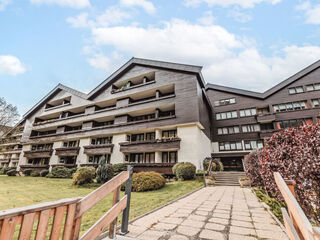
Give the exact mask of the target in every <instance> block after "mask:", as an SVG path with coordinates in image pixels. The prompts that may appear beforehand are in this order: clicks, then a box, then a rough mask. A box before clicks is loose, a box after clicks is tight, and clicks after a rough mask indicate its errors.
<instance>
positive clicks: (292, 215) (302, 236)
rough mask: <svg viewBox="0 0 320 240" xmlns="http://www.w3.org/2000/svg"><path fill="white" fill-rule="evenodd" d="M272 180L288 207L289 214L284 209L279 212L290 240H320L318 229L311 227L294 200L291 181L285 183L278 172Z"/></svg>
mask: <svg viewBox="0 0 320 240" xmlns="http://www.w3.org/2000/svg"><path fill="white" fill-rule="evenodd" d="M274 178H275V181H276V183H277V186H278V188H279V190H280V192H281V194H282V196H283V198H284V200H285V202H286V204H287V206H288V211H289V214H288V212H287V210H286V209H285V208H281V211H282V215H283V221H284V224H285V227H286V229H287V234H288V236H289V238H290V240H320V231H319V228H315V227H312V225H311V223H310V222H309V220H308V218H307V216H306V215H305V214H304V212H303V210H302V208H301V207H300V205H299V203H298V202H297V200H296V198H295V193H294V184H292V182H293V181H287V182H285V180H283V178H282V177H281V175H280V173H278V172H275V173H274Z"/></svg>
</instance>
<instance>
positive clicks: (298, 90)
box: [289, 86, 304, 94]
mask: <svg viewBox="0 0 320 240" xmlns="http://www.w3.org/2000/svg"><path fill="white" fill-rule="evenodd" d="M303 92H304V90H303V87H302V86H299V87H292V88H289V94H297V93H303Z"/></svg>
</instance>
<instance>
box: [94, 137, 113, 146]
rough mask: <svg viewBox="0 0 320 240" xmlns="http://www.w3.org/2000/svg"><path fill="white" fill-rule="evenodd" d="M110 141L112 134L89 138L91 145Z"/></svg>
mask: <svg viewBox="0 0 320 240" xmlns="http://www.w3.org/2000/svg"><path fill="white" fill-rule="evenodd" d="M110 143H112V136H109V137H102V138H93V139H91V144H92V145H101V144H110Z"/></svg>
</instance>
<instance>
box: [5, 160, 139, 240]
mask: <svg viewBox="0 0 320 240" xmlns="http://www.w3.org/2000/svg"><path fill="white" fill-rule="evenodd" d="M132 172H133V169H132V166H130V165H129V166H128V170H127V171H124V172H122V173H120V174H118V175H117V176H115V177H113V178H112V179H111V180H110V181H108V182H106V183H105V184H103V185H102V186H101V187H99V188H97V189H96V190H94V191H93V192H91V193H90V194H89V195H87V196H86V197H84V198H82V197H75V198H66V199H61V200H58V201H53V202H47V203H40V204H36V205H32V206H27V207H22V208H15V209H9V210H4V211H0V240H12V239H13V237H14V234H15V231H16V230H17V228H16V226H17V225H20V227H19V237H18V239H19V240H22V239H23V240H28V239H30V238H31V235H32V232H33V229H34V226H33V225H34V224H35V222H36V221H37V220H38V221H37V226H36V229H35V231H36V235H35V239H36V240H44V239H47V237H48V236H47V235H48V231H49V230H50V236H49V239H50V240H58V239H60V237H61V236H62V239H63V240H78V239H80V240H91V239H96V238H97V237H98V236H99V235H101V233H102V232H103V231H104V230H105V229H106V228H107V226H108V225H109V226H110V227H109V238H110V239H115V233H116V224H117V218H118V216H119V215H120V213H121V212H123V215H122V226H121V230H122V233H127V232H128V221H129V208H130V197H131V186H132ZM125 182H126V192H125V195H124V197H122V199H120V201H119V197H120V189H121V185H122V184H123V183H125ZM112 191H113V192H114V193H113V202H112V207H111V208H110V209H109V210H108V211H107V212H106V213H105V214H104V215H103V216H102V217H101V218H100V219H99V220H98V221H97V222H96V223H95V224H94V225H93V226H92V227H91V228H90V229H89V230H88V231H87V232H86V233H85V234H84V235H83V236H81V237H80V238H79V233H80V226H81V219H82V215H83V214H84V213H85V212H86V211H88V210H89V209H90V208H92V207H93V206H94V205H95V204H97V203H98V202H99V201H101V200H102V199H104V198H105V197H106V196H107V195H108V194H109V193H110V192H112ZM51 217H53V218H52V225H51V226H50V229H48V228H49V223H50V224H51V221H50V219H51Z"/></svg>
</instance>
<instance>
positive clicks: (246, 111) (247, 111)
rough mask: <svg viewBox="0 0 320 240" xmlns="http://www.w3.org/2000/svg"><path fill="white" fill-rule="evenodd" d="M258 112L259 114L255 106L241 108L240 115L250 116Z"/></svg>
mask: <svg viewBox="0 0 320 240" xmlns="http://www.w3.org/2000/svg"><path fill="white" fill-rule="evenodd" d="M256 114H257V110H256V109H255V108H249V109H243V110H240V117H250V116H254V115H256Z"/></svg>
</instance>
